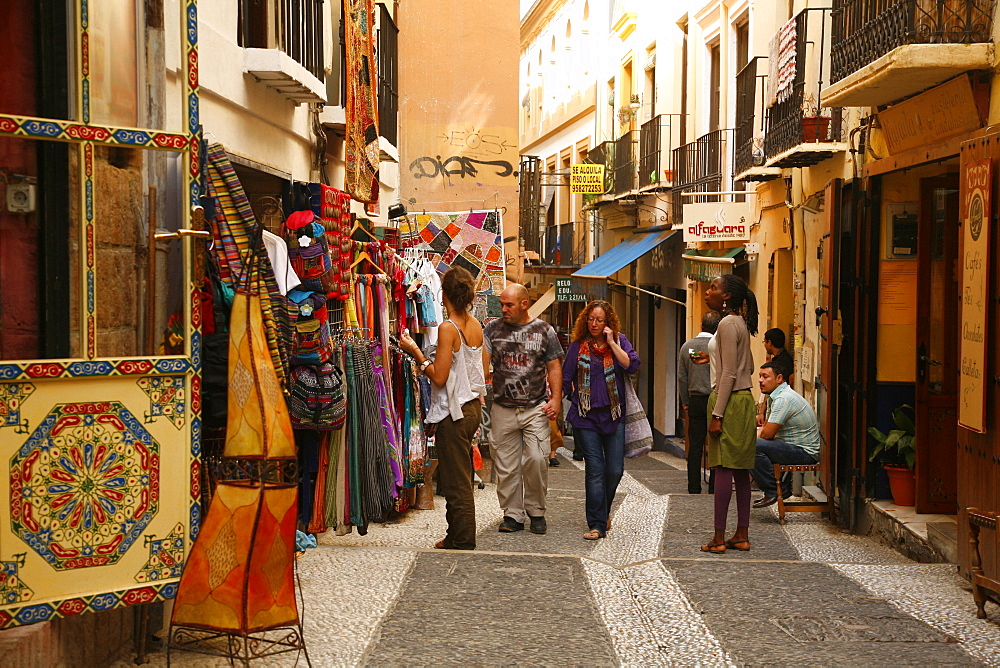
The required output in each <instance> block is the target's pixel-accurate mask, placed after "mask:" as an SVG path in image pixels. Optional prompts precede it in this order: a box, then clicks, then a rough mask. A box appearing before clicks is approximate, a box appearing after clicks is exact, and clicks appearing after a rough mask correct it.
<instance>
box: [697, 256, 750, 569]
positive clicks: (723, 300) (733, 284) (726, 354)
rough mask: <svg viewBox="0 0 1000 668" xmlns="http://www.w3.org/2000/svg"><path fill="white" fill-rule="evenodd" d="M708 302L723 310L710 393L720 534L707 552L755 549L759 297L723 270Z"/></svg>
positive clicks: (711, 348)
mask: <svg viewBox="0 0 1000 668" xmlns="http://www.w3.org/2000/svg"><path fill="white" fill-rule="evenodd" d="M705 304H706V305H707V306H708V308H710V309H712V310H713V311H718V312H719V313H721V314H722V320H720V321H719V328H718V330H717V331H716V334H715V336H714V337H713V338H712V340H711V342H710V343H709V344H708V356H709V364H711V370H712V371H711V376H712V393H711V394H710V395H709V397H708V412H709V425H708V465H709V467H711V468H714V469H715V535H714V536H713V537H712V540H710V541H709V542H708V544H707V545H703V546H702V548H701V549H702V551H703V552H711V553H713V554H721V553H723V552H725V551H726V548H727V547H731V548H733V549H734V550H741V551H746V550H749V549H750V538H749V536H748V529H749V527H750V470H751V469H753V467H754V460H755V455H756V444H757V434H756V404H755V402H754V398H753V393H752V392H751V391H750V388H751V387H752V386H753V380H752V377H753V373H754V361H753V356H752V355H751V354H750V337H751V336H756V335H757V316H758V310H757V298H756V297H755V296H754V294H753V291H751V290H750V288H749V287H747V284H746V281H744V280H743V279H742V278H740V277H739V276H737V275H736V274H723V275H722V276H719V277H718V278H716V279H715V280H714V281H712V284H711V285H710V286H709V288H708V290H707V291H706V292H705ZM734 481H735V483H736V510H737V521H736V532H735V533H734V534H733V536H732V538H730V539H729V540H726V518H727V515H728V514H729V503H730V501H731V499H732V493H733V482H734Z"/></svg>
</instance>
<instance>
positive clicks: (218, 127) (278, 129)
mask: <svg viewBox="0 0 1000 668" xmlns="http://www.w3.org/2000/svg"><path fill="white" fill-rule="evenodd" d="M165 12H166V18H165V29H166V39H165V43H166V44H167V45H168V47H167V48H166V52H165V57H166V64H167V90H166V98H167V99H166V119H167V127H168V128H171V129H180V128H181V127H183V125H182V124H183V123H186V119H187V116H186V109H185V108H184V107H183V106H182V104H181V102H182V94H181V79H180V76H181V75H182V74H183V68H182V67H181V52H180V49H179V48H177V47H176V46H175V45H177V44H179V43H180V32H179V31H180V18H179V17H180V14H179V12H180V3H179V2H178V0H166V2H165ZM237 12H238V4H237V3H235V2H203V3H200V4H199V6H198V60H199V82H200V84H201V124H202V126H203V127H204V128H205V136H206V138H207V139H209V140H210V141H218V142H219V143H221V144H222V145H223V146H224V147H225V148H226V150H227V151H231V152H233V153H237V154H239V155H242V156H245V157H247V158H250V159H252V160H255V161H257V162H260V163H263V164H265V165H267V166H269V167H273V168H275V169H278V170H281V171H283V172H286V173H290V174H291V176H292V178H293V179H295V180H297V181H310V180H313V179H311V178H310V176H311V175H310V169H311V164H312V150H311V149H312V146H313V145H314V144H315V139H314V137H313V135H312V131H311V126H310V120H309V108H308V106H307V105H305V104H302V105H299V106H295V103H294V102H292V101H291V100H289V99H288V98H286V97H284V96H283V95H282V94H280V93H278V92H277V91H276V90H274V89H273V88H269V87H267V86H265V85H264V84H262V83H260V82H258V81H257V80H256V79H255V78H254V77H253V76H252V75H251V74H249V73H246V72H244V71H243V58H244V49H243V48H242V47H240V46H239V44H238V42H237V28H238V23H237V20H238V13H237Z"/></svg>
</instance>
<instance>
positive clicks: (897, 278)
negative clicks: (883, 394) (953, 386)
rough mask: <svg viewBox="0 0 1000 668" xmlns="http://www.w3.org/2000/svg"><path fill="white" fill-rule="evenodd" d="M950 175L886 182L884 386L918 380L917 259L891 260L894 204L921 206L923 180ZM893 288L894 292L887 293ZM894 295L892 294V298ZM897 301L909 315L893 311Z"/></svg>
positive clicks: (913, 174) (880, 375)
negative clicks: (889, 239)
mask: <svg viewBox="0 0 1000 668" xmlns="http://www.w3.org/2000/svg"><path fill="white" fill-rule="evenodd" d="M944 171H946V168H944V167H942V166H941V165H929V166H925V167H919V168H915V169H910V170H907V171H903V172H893V173H891V174H886V175H885V176H884V177H883V178H882V202H881V207H882V211H881V220H882V232H881V234H880V235H879V239H880V242H879V244H880V248H881V258H882V259H881V260H880V261H879V295H880V296H879V314H878V369H877V371H876V378H877V380H879V381H882V382H901V383H912V382H915V381H916V379H917V352H916V351H917V328H916V324H917V319H916V316H917V310H916V307H917V283H916V270H917V258H916V256H914V257H913V259H887V258H886V252H885V249H886V247H887V233H888V231H889V214H888V212H887V208H888V206H889V205H891V204H896V203H902V202H917V203H919V202H920V179H922V178H927V177H930V176H936V175H938V174H941V173H943V172H944ZM887 288H891V290H889V289H887ZM889 292H891V293H892V294H891V295H890V294H888V293H889ZM896 301H898V302H900V303H902V302H906V303H908V305H909V306H910V308H909V310H908V313H903V312H902V311H901V309H898V308H893V306H892V304H893V303H895V302H896Z"/></svg>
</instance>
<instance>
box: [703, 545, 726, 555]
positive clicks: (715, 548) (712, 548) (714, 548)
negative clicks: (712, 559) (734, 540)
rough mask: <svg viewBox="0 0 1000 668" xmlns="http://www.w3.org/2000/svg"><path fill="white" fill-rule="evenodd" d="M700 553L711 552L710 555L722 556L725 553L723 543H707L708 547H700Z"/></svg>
mask: <svg viewBox="0 0 1000 668" xmlns="http://www.w3.org/2000/svg"><path fill="white" fill-rule="evenodd" d="M701 551H702V552H711V553H712V554H722V553H723V552H725V551H726V544H725V543H709V544H708V545H702V546H701Z"/></svg>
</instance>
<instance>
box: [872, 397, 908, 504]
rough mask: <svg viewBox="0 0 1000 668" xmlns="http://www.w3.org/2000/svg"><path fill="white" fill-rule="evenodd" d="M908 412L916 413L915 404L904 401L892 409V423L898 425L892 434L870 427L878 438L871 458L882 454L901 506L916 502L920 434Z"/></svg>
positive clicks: (893, 489) (887, 473)
mask: <svg viewBox="0 0 1000 668" xmlns="http://www.w3.org/2000/svg"><path fill="white" fill-rule="evenodd" d="M907 411H911V412H912V411H913V407H912V406H910V405H908V404H903V405H902V406H900V407H899V408H897V409H896V410H894V411H893V412H892V422H893V424H895V425H896V428H895V429H893V430H891V431H890V432H889V433H888V434H885V433H882V431H880V430H879V429H877V428H876V427H868V433H869V434H871V435H872V438H874V439H875V440H876V441H878V445H876V446H875V449H874V450H872V454H871V456H870V457H869V458H868V461H870V462H872V461H875V458H876V457H878V456H879V455H881V456H882V468H884V469H885V472H886V475H888V476H889V489H890V490H892V501H893V503H895V504H896V505H897V506H912V505H914V503H916V480H915V478H914V476H913V466H914V464H915V463H916V459H917V451H916V448H915V447H914V444H915V441H916V437H917V433H916V427H915V426H914V424H913V418H912V417H911V416H910V415H909V414H907Z"/></svg>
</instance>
